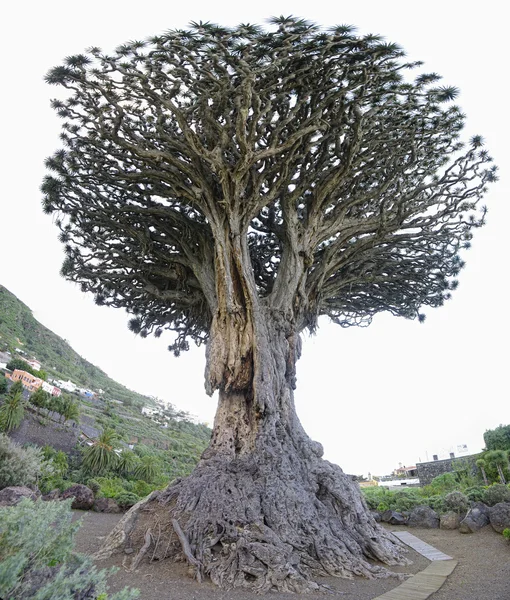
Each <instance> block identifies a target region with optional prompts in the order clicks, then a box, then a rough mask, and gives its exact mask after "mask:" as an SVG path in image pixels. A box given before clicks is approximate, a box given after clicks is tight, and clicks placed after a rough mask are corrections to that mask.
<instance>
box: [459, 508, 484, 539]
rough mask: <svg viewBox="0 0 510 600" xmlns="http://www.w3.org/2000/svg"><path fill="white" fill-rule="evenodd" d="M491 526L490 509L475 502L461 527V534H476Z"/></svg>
mask: <svg viewBox="0 0 510 600" xmlns="http://www.w3.org/2000/svg"><path fill="white" fill-rule="evenodd" d="M488 524H489V507H488V506H486V505H485V504H483V502H475V503H473V505H472V507H471V508H470V509H469V511H468V513H467V515H466V516H465V517H464V519H462V521H461V522H460V525H459V531H460V532H461V533H475V532H476V531H479V530H480V529H481V528H482V527H485V526H486V525H488Z"/></svg>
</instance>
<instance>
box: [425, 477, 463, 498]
mask: <svg viewBox="0 0 510 600" xmlns="http://www.w3.org/2000/svg"><path fill="white" fill-rule="evenodd" d="M427 488H428V490H429V491H430V492H431V495H436V494H438V495H441V494H447V493H448V492H453V491H455V490H456V489H458V488H459V482H458V480H457V477H456V476H455V475H454V474H453V473H443V474H442V475H438V476H437V477H434V479H433V480H432V481H431V482H430V484H429V485H428V486H427Z"/></svg>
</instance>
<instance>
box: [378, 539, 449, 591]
mask: <svg viewBox="0 0 510 600" xmlns="http://www.w3.org/2000/svg"><path fill="white" fill-rule="evenodd" d="M393 535H394V536H396V537H397V538H398V539H399V540H401V541H402V542H404V544H407V545H408V546H410V547H411V548H412V549H413V550H416V552H419V553H420V554H422V555H423V556H425V557H426V558H428V559H429V560H431V561H432V562H431V563H430V565H429V566H428V567H427V568H425V569H424V570H423V571H421V572H420V573H417V574H416V575H413V576H412V577H410V578H409V579H408V580H407V581H405V582H404V583H402V584H401V585H399V586H398V587H396V588H394V589H392V590H390V591H389V592H386V593H385V594H383V595H382V596H377V598H374V600H426V598H429V597H430V596H431V595H432V594H434V593H435V592H437V590H438V589H439V588H440V587H441V586H442V585H443V583H444V582H445V581H446V578H447V577H448V575H450V574H451V573H452V572H453V570H454V569H455V567H456V566H457V561H456V560H453V559H452V557H451V556H448V555H447V554H444V553H443V552H441V551H439V550H437V549H436V548H434V547H433V546H431V545H430V544H426V543H425V542H422V540H420V539H419V538H417V537H416V536H415V535H413V534H412V533H408V532H407V531H398V532H395V531H394V532H393Z"/></svg>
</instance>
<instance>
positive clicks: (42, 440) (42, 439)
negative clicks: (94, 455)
mask: <svg viewBox="0 0 510 600" xmlns="http://www.w3.org/2000/svg"><path fill="white" fill-rule="evenodd" d="M45 421H46V422H47V425H42V424H41V423H40V422H39V417H37V416H36V415H34V414H32V413H30V412H29V411H27V410H25V418H24V419H23V421H22V422H21V425H20V426H19V427H18V429H15V430H14V431H11V432H10V433H9V437H10V438H11V439H12V440H13V441H15V442H17V443H18V444H35V445H37V446H41V447H42V446H45V445H46V444H48V445H50V446H53V447H54V448H55V449H56V450H63V451H64V452H66V453H68V454H69V453H70V452H71V450H72V449H73V448H74V447H75V446H76V442H77V441H78V436H79V435H80V429H79V427H76V425H74V426H73V424H72V422H71V424H69V423H68V424H66V425H63V424H58V423H55V422H54V421H51V420H50V419H48V418H46V419H45Z"/></svg>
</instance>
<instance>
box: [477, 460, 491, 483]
mask: <svg viewBox="0 0 510 600" xmlns="http://www.w3.org/2000/svg"><path fill="white" fill-rule="evenodd" d="M476 466H477V467H478V468H479V469H480V471H481V472H482V477H483V482H484V483H485V485H489V481H488V479H487V473H486V472H485V467H486V462H485V461H484V460H483V458H479V459H478V460H477V461H476Z"/></svg>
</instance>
